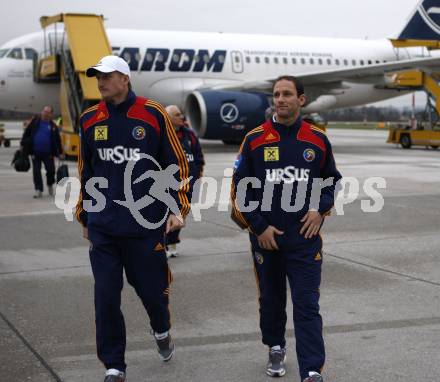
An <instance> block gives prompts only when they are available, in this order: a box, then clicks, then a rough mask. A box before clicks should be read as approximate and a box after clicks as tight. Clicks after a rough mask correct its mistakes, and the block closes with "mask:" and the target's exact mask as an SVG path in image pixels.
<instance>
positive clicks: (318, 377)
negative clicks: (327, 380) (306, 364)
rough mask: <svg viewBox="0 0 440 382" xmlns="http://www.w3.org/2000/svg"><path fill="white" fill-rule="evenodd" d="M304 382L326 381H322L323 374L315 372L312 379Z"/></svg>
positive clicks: (311, 376) (308, 378) (309, 378)
mask: <svg viewBox="0 0 440 382" xmlns="http://www.w3.org/2000/svg"><path fill="white" fill-rule="evenodd" d="M312 373H313V372H312ZM309 375H310V373H309ZM303 382H324V380H323V379H322V375H321V374H319V373H316V372H315V373H314V374H313V375H310V377H307V378H306V379H304V380H303Z"/></svg>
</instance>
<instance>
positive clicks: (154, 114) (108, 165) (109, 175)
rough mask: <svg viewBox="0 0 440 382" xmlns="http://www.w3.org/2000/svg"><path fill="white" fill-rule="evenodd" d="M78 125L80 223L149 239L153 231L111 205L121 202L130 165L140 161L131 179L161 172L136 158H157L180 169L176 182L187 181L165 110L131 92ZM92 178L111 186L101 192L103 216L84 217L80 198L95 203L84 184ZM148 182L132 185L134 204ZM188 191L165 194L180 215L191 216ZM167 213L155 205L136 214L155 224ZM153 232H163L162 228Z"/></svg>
mask: <svg viewBox="0 0 440 382" xmlns="http://www.w3.org/2000/svg"><path fill="white" fill-rule="evenodd" d="M80 123H81V155H80V158H79V172H80V177H81V194H80V200H79V203H78V205H77V218H78V220H79V221H80V222H81V223H82V224H83V225H84V226H87V227H89V228H91V229H94V230H97V231H101V232H105V233H107V234H110V235H114V236H131V237H139V236H151V235H152V232H151V230H147V229H145V228H144V227H142V226H141V225H139V224H138V223H137V221H136V220H135V219H134V218H133V216H132V214H131V212H130V210H129V209H128V208H126V207H125V206H122V205H120V204H118V203H115V202H114V201H115V200H120V201H123V200H125V193H124V171H125V167H126V165H127V163H128V161H138V163H136V166H135V167H134V170H133V174H132V179H131V180H132V181H134V180H135V179H137V178H138V177H139V176H141V175H142V174H144V173H145V172H146V171H148V170H153V171H158V170H159V168H158V167H157V166H156V165H155V164H154V163H153V162H152V161H150V160H148V159H142V160H140V158H139V155H140V154H141V153H142V154H148V155H150V156H152V157H153V158H155V159H156V160H157V162H158V163H159V165H160V166H161V168H162V169H165V168H167V167H168V166H169V165H171V164H177V165H179V167H180V169H181V170H180V172H177V173H176V175H175V177H176V180H178V181H181V180H183V179H186V178H188V176H189V168H188V162H187V160H186V158H185V154H184V152H183V151H182V148H181V146H180V143H179V141H178V139H177V137H176V134H175V132H174V129H173V127H172V125H171V123H170V121H169V119H168V117H167V116H166V112H165V111H164V110H163V108H162V106H161V105H159V104H157V103H156V102H154V101H152V100H147V99H144V98H141V97H136V95H135V94H134V93H133V92H130V93H129V95H128V98H127V100H126V101H125V102H123V103H122V104H119V105H117V106H114V105H112V104H106V103H105V102H103V101H102V102H100V103H99V104H98V105H96V106H94V107H91V108H90V109H88V110H86V111H85V112H84V113H83V115H82V116H81V120H80ZM91 177H104V178H106V179H107V180H108V183H109V185H108V188H99V191H100V192H101V193H103V194H104V196H105V199H106V205H105V208H104V210H103V211H101V212H96V213H87V211H85V210H84V208H83V205H82V202H83V201H84V200H93V198H92V197H91V196H90V195H88V194H87V192H86V190H85V184H86V182H87V181H88V180H89V179H90V178H91ZM152 184H153V179H151V178H150V179H146V180H144V181H141V182H139V183H137V184H132V185H131V191H132V193H133V199H134V201H136V200H138V199H139V198H141V197H143V196H145V195H146V193H147V190H149V189H150V187H151V185H152ZM188 189H189V186H186V187H183V188H181V189H180V190H179V191H175V190H171V189H170V190H169V192H170V194H171V195H172V196H173V198H174V200H175V201H176V202H177V205H178V207H179V209H180V211H181V213H182V215H183V216H186V215H187V213H188V212H189V201H188V197H187V192H188ZM164 191H165V190H164ZM166 210H167V206H166V205H165V204H164V203H162V202H160V201H155V202H154V203H152V204H150V205H148V206H147V207H145V208H143V209H142V210H141V211H140V212H141V214H142V217H143V218H144V219H145V220H147V221H148V222H151V223H157V222H159V221H161V219H162V218H163V217H164V216H165V214H166ZM156 230H157V231H158V232H163V230H164V225H162V226H161V227H158V228H157V229H156Z"/></svg>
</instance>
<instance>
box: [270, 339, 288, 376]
mask: <svg viewBox="0 0 440 382" xmlns="http://www.w3.org/2000/svg"><path fill="white" fill-rule="evenodd" d="M274 348H275V349H274ZM284 362H286V348H281V347H279V346H274V347H272V348H271V349H270V351H269V361H268V362H267V366H266V374H267V375H269V376H271V377H282V376H283V375H284V374H286V368H285V366H284Z"/></svg>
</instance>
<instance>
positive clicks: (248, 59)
mask: <svg viewBox="0 0 440 382" xmlns="http://www.w3.org/2000/svg"><path fill="white" fill-rule="evenodd" d="M245 60H246V62H247V63H248V64H249V63H250V62H251V58H250V57H249V56H246V59H245Z"/></svg>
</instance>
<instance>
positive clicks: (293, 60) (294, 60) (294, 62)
mask: <svg viewBox="0 0 440 382" xmlns="http://www.w3.org/2000/svg"><path fill="white" fill-rule="evenodd" d="M292 64H294V65H296V58H295V57H293V58H292Z"/></svg>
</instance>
